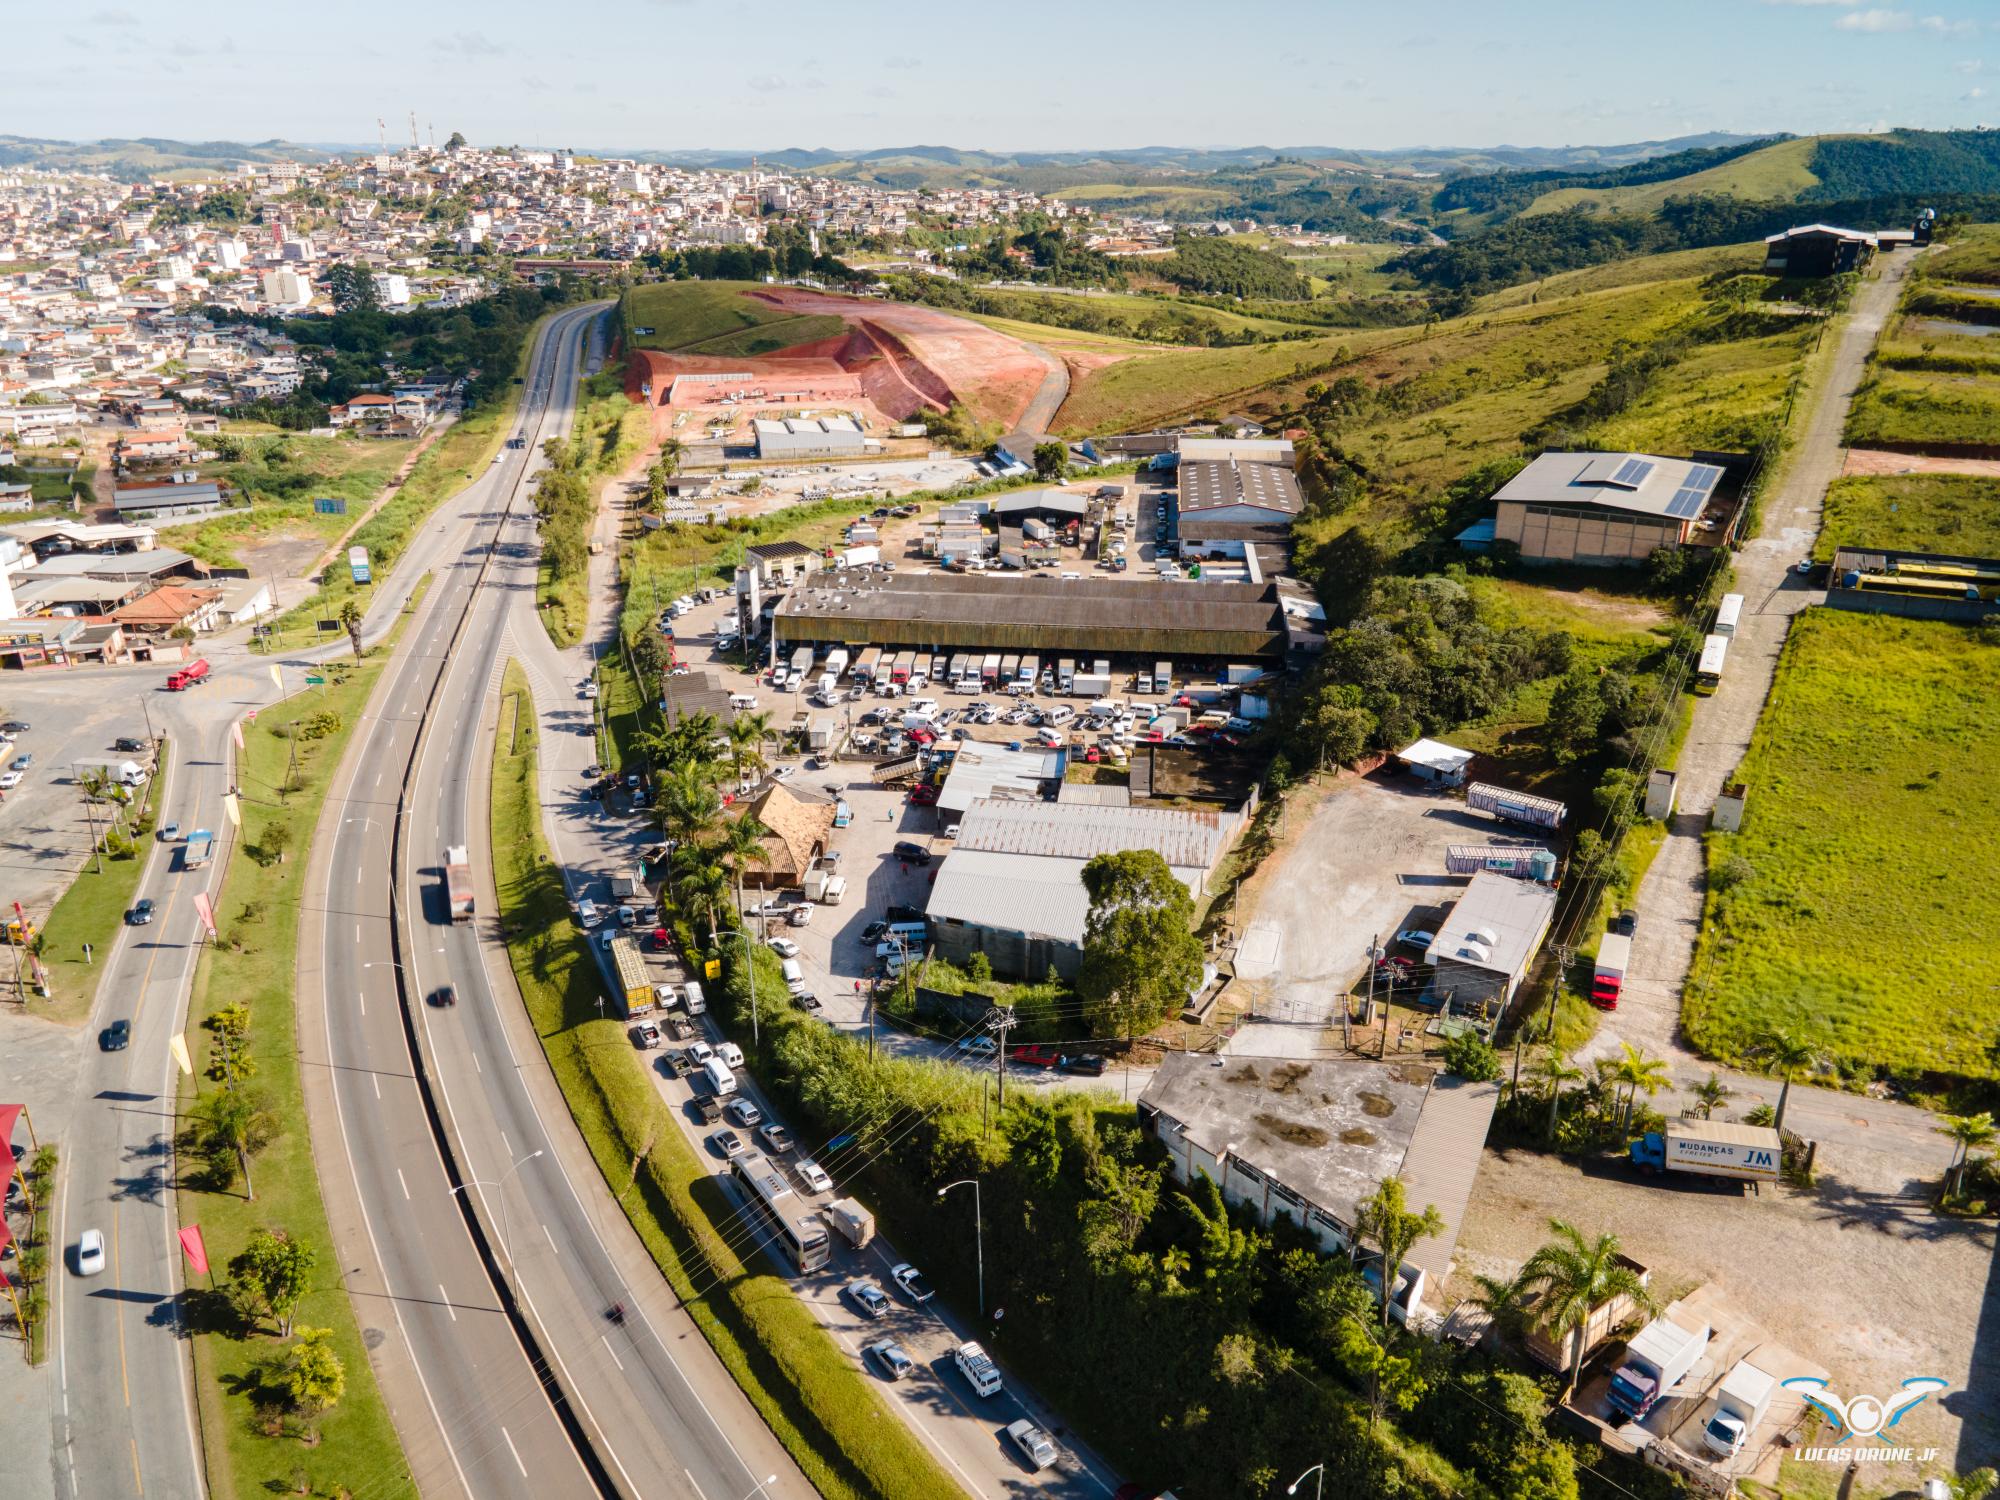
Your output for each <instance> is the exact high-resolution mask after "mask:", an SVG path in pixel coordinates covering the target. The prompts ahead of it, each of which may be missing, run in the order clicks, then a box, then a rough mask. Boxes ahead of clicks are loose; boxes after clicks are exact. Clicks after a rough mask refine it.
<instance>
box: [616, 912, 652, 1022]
mask: <svg viewBox="0 0 2000 1500" xmlns="http://www.w3.org/2000/svg"><path fill="white" fill-rule="evenodd" d="M608 946H609V951H610V953H611V972H612V974H613V975H614V976H615V977H616V979H617V981H618V995H619V998H620V999H621V1000H623V1001H624V1003H625V1014H626V1015H628V1016H638V1015H644V1014H645V1013H646V1012H647V1011H649V1010H652V1009H653V1007H654V1005H655V1004H656V1003H657V1002H656V1001H655V999H654V995H653V977H652V975H650V974H648V973H647V972H646V958H645V955H644V954H642V953H641V952H640V951H639V944H638V942H637V941H636V940H635V939H633V938H631V937H628V936H627V935H626V934H624V933H622V932H621V933H619V934H618V936H617V937H615V938H613V939H612V940H611V942H610V944H609V945H608Z"/></svg>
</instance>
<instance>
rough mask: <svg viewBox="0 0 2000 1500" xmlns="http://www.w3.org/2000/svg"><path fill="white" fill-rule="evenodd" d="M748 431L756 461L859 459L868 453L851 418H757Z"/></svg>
mask: <svg viewBox="0 0 2000 1500" xmlns="http://www.w3.org/2000/svg"><path fill="white" fill-rule="evenodd" d="M750 429H751V432H752V433H753V434H754V435H755V437H756V439H757V456H758V457H759V458H778V459H798V458H859V457H860V456H861V455H862V454H863V453H865V452H867V451H868V440H867V439H866V438H865V437H863V436H862V432H861V429H860V427H859V426H857V425H856V424H855V422H854V420H853V419H852V418H851V417H786V418H783V419H782V420H780V419H776V418H770V417H760V418H758V419H757V420H756V421H754V422H752V423H751V424H750Z"/></svg>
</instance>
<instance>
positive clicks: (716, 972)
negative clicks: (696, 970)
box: [701, 958, 722, 979]
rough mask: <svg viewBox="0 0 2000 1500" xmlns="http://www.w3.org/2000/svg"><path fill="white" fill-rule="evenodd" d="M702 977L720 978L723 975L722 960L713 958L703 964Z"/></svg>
mask: <svg viewBox="0 0 2000 1500" xmlns="http://www.w3.org/2000/svg"><path fill="white" fill-rule="evenodd" d="M701 977H702V978H703V979H720V978H721V977H722V960H721V959H719V958H711V959H710V960H709V961H708V962H707V963H705V964H703V965H702V966H701Z"/></svg>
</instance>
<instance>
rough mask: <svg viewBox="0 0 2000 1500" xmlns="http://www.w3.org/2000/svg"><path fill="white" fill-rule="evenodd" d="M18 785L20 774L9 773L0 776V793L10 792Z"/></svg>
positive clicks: (17, 772)
mask: <svg viewBox="0 0 2000 1500" xmlns="http://www.w3.org/2000/svg"><path fill="white" fill-rule="evenodd" d="M20 784H21V773H20V772H19V771H9V772H7V774H6V775H4V776H0V792H11V791H13V790H14V788H15V787H17V786H19V785H20Z"/></svg>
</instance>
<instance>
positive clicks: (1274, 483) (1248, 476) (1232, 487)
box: [1180, 459, 1304, 516]
mask: <svg viewBox="0 0 2000 1500" xmlns="http://www.w3.org/2000/svg"><path fill="white" fill-rule="evenodd" d="M1303 504H1304V497H1303V496H1301V494H1300V493H1299V482H1298V480H1297V479H1295V478H1293V477H1292V471H1291V470H1290V469H1287V468H1285V467H1284V466H1283V465H1282V464H1260V463H1244V462H1240V461H1238V460H1235V459H1229V460H1225V461H1222V462H1219V463H1210V462H1203V463H1188V462H1186V461H1183V462H1182V464H1181V466H1180V508H1181V513H1182V514H1183V515H1195V514H1198V513H1200V512H1201V511H1204V510H1214V509H1217V508H1219V507H1222V506H1229V505H1254V506H1257V507H1259V508H1261V509H1265V510H1274V511H1279V512H1282V513H1283V514H1285V515H1288V516H1293V515H1297V514H1298V513H1299V508H1300V507H1301V506H1302V505H1303Z"/></svg>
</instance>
